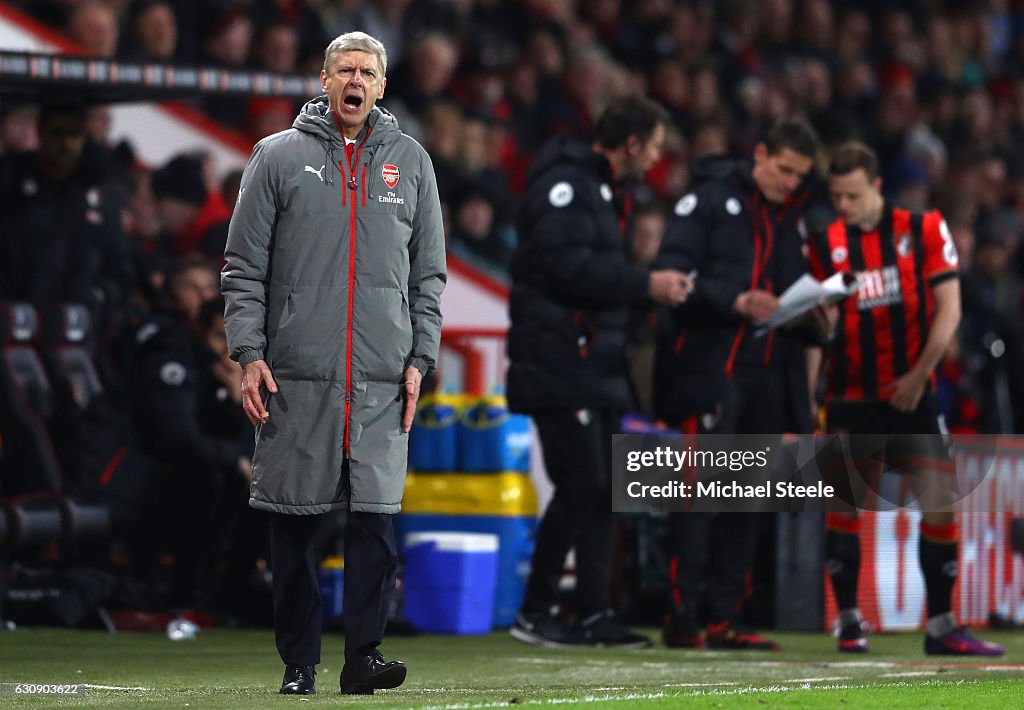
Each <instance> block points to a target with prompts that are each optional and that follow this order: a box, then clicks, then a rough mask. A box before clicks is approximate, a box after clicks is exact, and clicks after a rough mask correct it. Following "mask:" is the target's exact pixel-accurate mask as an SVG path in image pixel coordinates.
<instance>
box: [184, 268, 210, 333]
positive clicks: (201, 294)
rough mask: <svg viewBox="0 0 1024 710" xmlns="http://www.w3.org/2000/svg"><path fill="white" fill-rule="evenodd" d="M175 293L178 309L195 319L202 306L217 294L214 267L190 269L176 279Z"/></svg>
mask: <svg viewBox="0 0 1024 710" xmlns="http://www.w3.org/2000/svg"><path fill="white" fill-rule="evenodd" d="M173 293H174V301H175V303H176V305H177V306H178V310H179V311H181V312H182V313H184V314H185V315H186V316H188V319H189V320H191V321H195V320H196V319H197V318H198V317H199V308H200V306H202V305H203V303H205V302H206V301H209V300H210V299H211V298H214V297H215V296H216V295H217V276H216V274H215V273H214V271H213V270H212V269H207V268H203V267H198V268H194V269H189V270H188V271H185V272H184V273H182V274H179V275H178V277H177V279H175V282H174V285H173Z"/></svg>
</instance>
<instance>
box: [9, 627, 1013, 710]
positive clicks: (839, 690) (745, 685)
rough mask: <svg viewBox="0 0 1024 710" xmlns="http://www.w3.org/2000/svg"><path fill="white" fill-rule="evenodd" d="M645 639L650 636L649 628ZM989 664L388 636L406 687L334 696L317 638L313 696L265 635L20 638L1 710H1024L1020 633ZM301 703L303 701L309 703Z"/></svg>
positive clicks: (815, 642)
mask: <svg viewBox="0 0 1024 710" xmlns="http://www.w3.org/2000/svg"><path fill="white" fill-rule="evenodd" d="M648 631H649V633H651V634H652V635H654V634H655V631H654V630H653V629H652V630H648ZM983 635H984V636H985V637H986V638H987V639H989V640H993V641H996V642H998V643H1001V644H1004V645H1005V646H1006V648H1007V654H1006V656H1005V657H1003V658H998V659H991V660H985V659H959V658H957V659H949V660H944V659H938V658H935V657H927V656H925V655H924V654H923V652H922V650H921V643H922V637H921V635H920V634H877V635H874V636H872V637H871V643H872V652H871V653H869V654H864V655H856V656H853V655H848V654H840V653H838V652H837V651H836V650H835V641H834V640H833V639H832V638H831V637H829V636H826V635H824V634H792V633H777V634H772V636H773V638H775V639H776V640H778V641H779V643H780V644H781V645H782V649H783V650H782V652H780V653H766V652H751V651H747V652H731V651H730V652H723V651H690V650H687V651H680V650H674V649H667V648H665V647H663V646H661V645H660V644H659V645H657V646H655V648H653V649H649V650H643V651H616V650H609V649H591V648H586V649H569V650H548V649H536V648H533V647H531V646H526V645H524V644H521V643H519V642H517V641H514V640H513V639H511V638H510V637H509V636H508V635H507V634H505V633H502V632H495V633H493V634H490V635H487V636H469V637H453V636H419V637H401V638H398V637H396V638H388V639H386V640H385V643H384V646H383V650H384V652H385V655H386V656H387V657H388V658H401V659H403V660H405V661H406V662H407V663H408V664H409V677H408V680H407V681H406V683H405V685H404V686H403V687H402V688H399V689H397V690H391V691H378V692H377V694H376V695H375V696H373V697H366V696H347V697H346V696H342V695H341V694H340V693H339V692H338V674H339V672H340V670H341V657H342V649H343V644H344V639H343V637H341V636H338V635H334V634H328V635H325V637H324V643H323V659H324V660H323V663H321V665H320V666H319V668H318V676H317V687H318V690H319V694H318V695H317V696H315V697H313V698H305V699H302V698H295V697H284V696H280V695H278V694H277V689H278V687H279V684H280V681H281V674H282V671H283V667H282V665H281V662H280V660H279V659H278V657H277V652H276V650H275V648H274V639H273V634H272V632H271V631H269V630H250V629H246V630H231V629H211V630H207V631H203V632H201V633H200V634H199V636H198V638H196V639H195V640H193V641H179V642H174V641H170V640H168V639H167V637H166V636H164V635H163V634H155V633H152V634H151V633H121V634H114V635H111V634H107V633H104V632H99V631H70V630H63V629H28V628H21V629H17V630H15V631H10V632H0V683H3V684H4V685H0V707H12V708H22V707H24V708H32V707H95V708H112V707H123V708H189V709H192V708H285V707H313V706H320V707H352V708H362V707H371V708H448V709H451V710H455V709H456V708H460V709H461V708H466V709H468V708H491V707H508V706H511V705H532V706H556V705H557V706H564V705H575V704H579V705H587V706H596V707H621V708H626V707H633V706H636V707H639V708H669V707H684V706H685V707H715V708H719V707H763V706H766V705H767V706H769V707H778V706H782V707H794V708H812V707H829V708H836V707H848V708H857V707H865V706H874V707H884V708H886V709H887V710H888V709H889V708H925V707H927V708H964V707H968V708H969V707H1000V708H1001V707H1024V634H1020V633H988V634H983ZM16 682H22V683H83V684H86V685H87V687H86V688H85V690H84V691H83V693H82V694H80V695H75V696H65V697H57V696H53V695H49V696H42V695H35V696H17V695H14V694H13V686H11V685H9V684H10V683H16ZM305 703H310V704H309V705H306V704H305Z"/></svg>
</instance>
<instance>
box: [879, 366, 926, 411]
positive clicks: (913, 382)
mask: <svg viewBox="0 0 1024 710" xmlns="http://www.w3.org/2000/svg"><path fill="white" fill-rule="evenodd" d="M927 384H928V373H927V372H926V373H924V374H921V373H920V372H919V371H918V370H916V369H915V370H911V371H910V372H908V373H907V374H905V375H903V376H902V377H898V378H897V379H895V380H894V381H893V382H892V384H890V385H889V386H888V387H887V388H886V389H887V390H890V391H891V392H892V395H891V396H890V397H889V406H890V407H892V408H893V409H895V410H896V411H897V412H912V411H914V410H915V409H917V405H918V403H919V402H920V401H921V397H922V396H923V395H924V390H925V387H926V386H927Z"/></svg>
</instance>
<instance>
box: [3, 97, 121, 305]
mask: <svg viewBox="0 0 1024 710" xmlns="http://www.w3.org/2000/svg"><path fill="white" fill-rule="evenodd" d="M38 133H39V149H38V150H37V151H33V152H29V153H11V154H4V155H3V156H2V157H0V198H2V202H3V204H4V209H3V210H2V211H0V298H5V299H9V300H24V301H30V302H32V303H34V304H36V305H37V306H39V305H44V304H47V303H49V302H52V301H75V302H78V303H83V304H85V305H87V306H89V307H90V308H92V309H94V315H95V316H96V317H97V318H98V319H100V321H99V322H102V317H103V315H105V314H106V315H109V314H110V312H111V310H112V309H117V308H119V307H120V306H121V305H122V304H123V303H124V301H125V299H126V298H127V296H128V291H129V288H130V285H131V283H132V266H131V260H130V257H129V252H128V243H127V240H126V239H125V236H124V233H123V232H122V229H121V214H120V212H121V206H122V205H121V202H120V195H119V194H118V193H117V192H116V190H113V189H112V188H111V186H110V183H109V181H108V179H107V176H106V175H105V174H104V173H103V172H102V168H103V166H102V165H98V164H96V163H95V162H93V161H89V160H87V159H84V155H85V149H86V145H87V138H86V109H85V107H83V106H74V105H72V106H68V105H56V106H47V107H45V108H44V109H43V110H41V111H40V112H39V115H38Z"/></svg>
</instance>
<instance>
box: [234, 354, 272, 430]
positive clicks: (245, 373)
mask: <svg viewBox="0 0 1024 710" xmlns="http://www.w3.org/2000/svg"><path fill="white" fill-rule="evenodd" d="M261 386H266V388H267V391H268V392H270V393H271V394H276V393H277V383H276V382H274V376H273V375H271V374H270V368H269V367H267V363H266V362H265V361H263V360H253V361H252V362H250V363H249V364H248V365H246V366H245V367H243V368H242V411H244V412H245V416H247V417H249V421H250V422H252V423H253V424H266V423H267V420H268V419H270V414H269V413H268V412H267V410H266V408H265V407H264V406H263V398H262V397H261V396H260V387H261Z"/></svg>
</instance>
